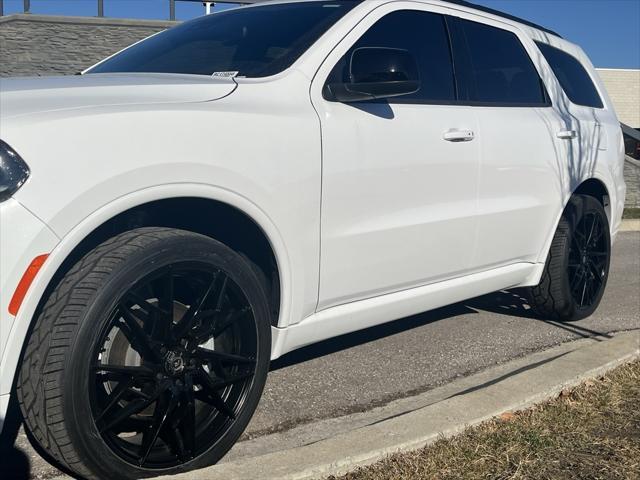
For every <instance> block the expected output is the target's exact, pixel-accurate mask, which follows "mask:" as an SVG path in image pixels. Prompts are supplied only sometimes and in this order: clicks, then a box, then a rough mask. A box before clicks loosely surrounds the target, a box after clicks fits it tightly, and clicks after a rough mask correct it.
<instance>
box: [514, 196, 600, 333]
mask: <svg viewBox="0 0 640 480" xmlns="http://www.w3.org/2000/svg"><path fill="white" fill-rule="evenodd" d="M610 259H611V238H610V234H609V222H608V220H607V215H606V213H605V211H604V208H603V207H602V204H601V203H600V202H598V201H597V200H596V199H595V198H593V197H590V196H587V195H574V196H573V197H572V198H571V200H570V201H569V203H568V205H567V207H566V208H565V210H564V212H563V214H562V217H561V219H560V223H559V224H558V229H557V230H556V233H555V235H554V237H553V241H552V243H551V248H550V250H549V255H548V256H547V261H546V264H545V268H544V272H543V274H542V278H541V280H540V284H539V285H537V286H535V287H529V288H527V289H526V292H527V296H528V299H529V303H530V305H531V307H532V309H533V311H534V312H535V313H536V315H537V316H538V317H540V318H542V319H548V320H558V321H575V320H580V319H582V318H585V317H588V316H589V315H591V314H592V313H593V312H594V311H595V310H596V308H598V305H599V304H600V300H601V299H602V295H603V294H604V290H605V287H606V284H607V279H608V276H609V264H610Z"/></svg>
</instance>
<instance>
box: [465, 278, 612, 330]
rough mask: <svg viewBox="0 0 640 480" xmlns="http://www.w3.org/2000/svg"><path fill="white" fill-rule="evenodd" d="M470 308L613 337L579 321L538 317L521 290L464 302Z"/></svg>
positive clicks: (497, 293) (501, 292) (502, 292)
mask: <svg viewBox="0 0 640 480" xmlns="http://www.w3.org/2000/svg"><path fill="white" fill-rule="evenodd" d="M464 303H465V305H467V306H468V307H469V308H471V309H474V310H476V311H478V310H482V311H485V312H491V313H496V314H500V315H508V316H512V317H520V318H527V319H531V320H535V321H537V322H543V323H546V324H547V325H552V326H554V327H556V328H560V329H562V330H565V331H567V332H569V333H573V334H574V335H578V336H580V337H582V338H593V339H594V340H596V341H602V340H603V339H608V338H612V335H610V334H608V333H606V332H599V331H597V330H592V329H590V328H586V327H583V326H580V325H578V324H577V322H559V321H557V320H551V319H544V318H539V317H536V316H535V315H534V313H533V311H532V310H531V307H530V306H529V302H528V301H527V299H526V297H525V296H524V295H523V293H522V292H521V290H519V289H516V290H501V291H498V292H493V293H490V294H488V295H483V296H482V297H477V298H473V299H471V300H467V301H466V302H464Z"/></svg>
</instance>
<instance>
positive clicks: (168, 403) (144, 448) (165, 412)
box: [139, 390, 177, 466]
mask: <svg viewBox="0 0 640 480" xmlns="http://www.w3.org/2000/svg"><path fill="white" fill-rule="evenodd" d="M167 397H168V398H167ZM176 403H177V401H176V396H175V395H174V394H173V392H172V391H170V390H169V391H167V392H166V393H165V394H163V395H161V396H160V398H159V399H158V401H157V402H156V408H155V411H154V412H153V423H152V424H151V425H150V426H149V428H148V429H147V430H145V432H144V433H143V434H142V445H141V446H140V460H139V464H140V466H143V465H144V464H145V463H146V462H147V458H148V457H149V454H150V453H151V450H152V449H153V446H154V445H155V443H156V440H157V439H158V435H159V434H160V430H162V427H163V426H164V424H165V422H166V420H167V417H168V416H169V415H170V414H171V413H172V411H173V409H174V408H175V407H176Z"/></svg>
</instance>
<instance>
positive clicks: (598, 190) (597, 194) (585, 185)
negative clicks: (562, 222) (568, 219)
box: [565, 177, 611, 224]
mask: <svg viewBox="0 0 640 480" xmlns="http://www.w3.org/2000/svg"><path fill="white" fill-rule="evenodd" d="M573 195H587V196H590V197H593V198H595V199H596V200H598V202H600V204H601V205H602V206H603V208H604V210H605V212H606V213H607V218H608V220H609V224H611V201H610V197H609V189H608V188H607V186H606V185H605V183H604V182H603V181H602V180H600V179H599V178H596V177H592V178H589V179H587V180H585V181H583V182H582V183H581V184H580V185H578V187H577V188H576V189H575V190H574V191H573V193H572V196H573ZM568 202H569V199H567V203H568ZM565 208H566V205H565Z"/></svg>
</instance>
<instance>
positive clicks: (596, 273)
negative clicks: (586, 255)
mask: <svg viewBox="0 0 640 480" xmlns="http://www.w3.org/2000/svg"><path fill="white" fill-rule="evenodd" d="M589 268H590V269H591V271H592V272H593V276H594V277H595V278H596V279H598V284H602V272H600V271H599V270H598V266H597V265H596V264H595V263H593V262H591V261H590V262H589Z"/></svg>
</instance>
